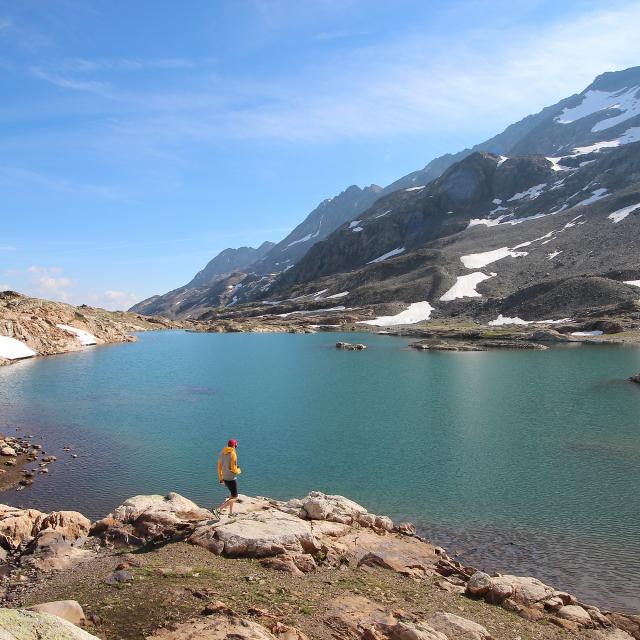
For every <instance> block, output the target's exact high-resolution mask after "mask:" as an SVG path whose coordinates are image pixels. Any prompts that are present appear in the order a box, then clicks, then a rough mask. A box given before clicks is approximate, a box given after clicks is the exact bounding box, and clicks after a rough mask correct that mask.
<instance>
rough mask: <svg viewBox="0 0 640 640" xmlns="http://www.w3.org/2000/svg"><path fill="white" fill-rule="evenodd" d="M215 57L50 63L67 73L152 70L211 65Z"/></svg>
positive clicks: (83, 59)
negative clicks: (202, 58)
mask: <svg viewBox="0 0 640 640" xmlns="http://www.w3.org/2000/svg"><path fill="white" fill-rule="evenodd" d="M212 62H213V59H211V58H206V59H204V60H191V59H188V58H151V59H143V58H140V59H133V58H99V59H85V58H70V59H63V60H58V61H54V62H53V63H50V64H51V65H52V67H54V68H56V69H58V70H59V71H61V72H65V73H95V72H100V71H150V70H165V71H173V70H178V69H180V70H184V69H196V68H198V67H201V66H204V65H209V64H211V63H212Z"/></svg>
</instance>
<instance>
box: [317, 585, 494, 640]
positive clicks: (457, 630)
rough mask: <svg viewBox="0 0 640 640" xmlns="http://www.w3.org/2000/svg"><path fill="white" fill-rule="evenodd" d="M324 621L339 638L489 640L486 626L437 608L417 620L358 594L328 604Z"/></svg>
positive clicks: (368, 639)
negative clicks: (425, 616) (432, 612)
mask: <svg viewBox="0 0 640 640" xmlns="http://www.w3.org/2000/svg"><path fill="white" fill-rule="evenodd" d="M325 622H326V624H327V626H329V627H330V628H331V629H332V630H333V631H334V633H335V634H336V637H339V638H362V639H365V638H366V639H367V640H491V635H490V633H489V632H488V631H487V629H486V628H485V627H483V626H482V625H480V624H477V623H475V622H473V621H471V620H468V619H466V618H463V617H461V616H458V615H455V614H451V613H446V612H443V611H439V612H437V613H435V614H433V615H431V616H429V617H427V618H426V619H423V620H420V619H419V618H417V617H416V616H414V615H410V614H407V613H406V612H403V611H390V610H388V609H386V608H385V607H383V606H381V605H379V604H377V603H375V602H373V601H371V600H369V599H368V598H365V597H363V596H359V595H352V596H347V597H344V598H340V599H339V600H334V601H331V602H329V603H327V613H326V614H325Z"/></svg>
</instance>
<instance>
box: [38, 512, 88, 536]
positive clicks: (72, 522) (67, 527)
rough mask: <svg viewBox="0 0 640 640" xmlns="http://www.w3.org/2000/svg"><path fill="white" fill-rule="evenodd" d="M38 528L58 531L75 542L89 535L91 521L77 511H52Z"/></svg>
mask: <svg viewBox="0 0 640 640" xmlns="http://www.w3.org/2000/svg"><path fill="white" fill-rule="evenodd" d="M40 528H41V529H52V530H54V531H58V532H60V533H63V534H64V536H65V537H66V538H67V539H70V540H75V539H77V538H80V537H81V536H86V535H88V534H89V529H90V528H91V521H90V520H89V518H85V517H84V516H83V515H82V514H81V513H78V512H77V511H52V512H51V513H50V514H49V515H47V516H46V517H45V518H44V519H43V520H42V524H41V526H40Z"/></svg>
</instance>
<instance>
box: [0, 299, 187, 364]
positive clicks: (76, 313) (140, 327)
mask: <svg viewBox="0 0 640 640" xmlns="http://www.w3.org/2000/svg"><path fill="white" fill-rule="evenodd" d="M177 326H183V324H182V323H176V322H171V321H170V320H167V319H165V318H153V317H146V316H141V315H138V314H134V313H125V312H123V311H105V310H104V309H94V308H93V307H88V306H86V305H81V306H79V307H74V306H72V305H70V304H65V303H62V302H51V301H49V300H40V299H38V298H29V297H27V296H23V295H21V294H19V293H16V292H15V291H4V292H0V365H3V364H9V363H11V362H16V361H17V360H21V359H23V358H31V357H34V356H37V355H53V354H57V353H65V352H68V351H80V350H82V349H84V348H85V347H87V346H89V345H94V344H106V343H110V342H131V341H134V340H135V337H134V336H132V335H130V334H131V333H133V332H135V331H153V330H157V329H167V328H173V327H177Z"/></svg>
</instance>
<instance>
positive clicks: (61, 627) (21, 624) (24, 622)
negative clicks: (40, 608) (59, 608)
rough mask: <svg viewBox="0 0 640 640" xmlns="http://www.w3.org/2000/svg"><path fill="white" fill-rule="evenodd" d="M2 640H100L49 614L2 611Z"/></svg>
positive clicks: (0, 637) (0, 611) (0, 616)
mask: <svg viewBox="0 0 640 640" xmlns="http://www.w3.org/2000/svg"><path fill="white" fill-rule="evenodd" d="M0 640H99V638H96V636H92V635H91V634H90V633H87V632H86V631H83V630H82V629H80V628H79V627H76V626H75V625H73V624H71V623H70V622H67V621H66V620H63V619H62V618H58V617H57V616H53V615H51V614H49V613H37V612H35V611H22V610H20V609H0Z"/></svg>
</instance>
